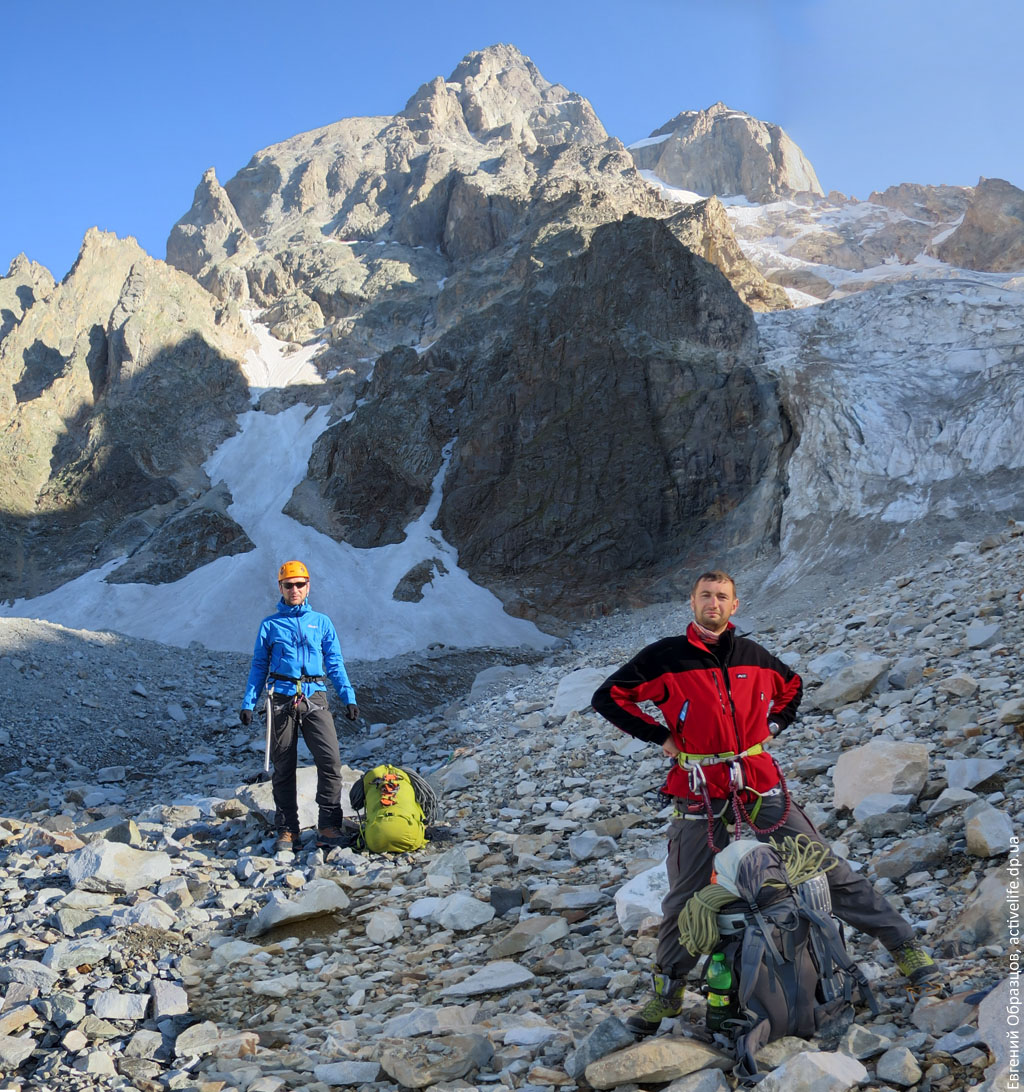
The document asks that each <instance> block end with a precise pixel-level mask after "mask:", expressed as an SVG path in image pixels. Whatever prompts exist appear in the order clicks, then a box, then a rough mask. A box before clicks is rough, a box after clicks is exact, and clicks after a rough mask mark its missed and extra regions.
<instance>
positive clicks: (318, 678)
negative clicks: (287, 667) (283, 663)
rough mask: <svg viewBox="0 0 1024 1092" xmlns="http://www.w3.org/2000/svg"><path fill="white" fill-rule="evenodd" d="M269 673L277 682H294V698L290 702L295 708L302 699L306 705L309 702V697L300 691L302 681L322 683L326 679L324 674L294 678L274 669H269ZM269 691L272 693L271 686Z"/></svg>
mask: <svg viewBox="0 0 1024 1092" xmlns="http://www.w3.org/2000/svg"><path fill="white" fill-rule="evenodd" d="M269 675H270V678H272V679H276V680H277V681H278V682H290V683H294V684H295V700H294V701H293V702H292V706H293V707H294V708H296V709H297V708H298V706H299V703H300V702H302V701H305V702H306V704H307V705H308V704H309V699H308V698H307V697H306V695H305V694H304V693H303V692H302V684H303V683H304V682H318V683H322V682H326V680H327V676H326V675H300V676H299V677H298V678H296V677H295V676H294V675H278V674H277V673H276V672H274V671H271V672H270V673H269ZM270 692H271V693H273V688H271V691H270Z"/></svg>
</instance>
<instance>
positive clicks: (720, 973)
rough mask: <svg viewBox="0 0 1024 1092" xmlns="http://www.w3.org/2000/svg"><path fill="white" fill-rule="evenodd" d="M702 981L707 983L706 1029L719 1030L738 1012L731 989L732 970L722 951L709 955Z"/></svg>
mask: <svg viewBox="0 0 1024 1092" xmlns="http://www.w3.org/2000/svg"><path fill="white" fill-rule="evenodd" d="M704 981H705V982H707V984H708V1009H707V1025H708V1030H709V1031H721V1030H722V1029H723V1028H724V1027H725V1022H726V1021H727V1020H733V1019H735V1018H736V1016H737V1015H738V1014H739V1005H738V1004H737V1003H736V998H735V995H734V994H733V989H732V971H730V970H729V965H728V964H727V963H726V962H725V955H724V954H723V953H722V952H715V954H714V955H713V956H712V957H711V962H710V963H709V964H708V969H707V971H706V973H705V975H704Z"/></svg>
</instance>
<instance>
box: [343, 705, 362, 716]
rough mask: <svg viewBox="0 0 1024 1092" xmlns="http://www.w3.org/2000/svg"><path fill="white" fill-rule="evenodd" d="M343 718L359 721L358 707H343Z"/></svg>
mask: <svg viewBox="0 0 1024 1092" xmlns="http://www.w3.org/2000/svg"><path fill="white" fill-rule="evenodd" d="M345 716H346V717H348V719H349V720H358V719H359V706H358V705H346V706H345Z"/></svg>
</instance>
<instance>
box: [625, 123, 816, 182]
mask: <svg viewBox="0 0 1024 1092" xmlns="http://www.w3.org/2000/svg"><path fill="white" fill-rule="evenodd" d="M658 137H664V139H663V140H657V139H656V138H658ZM630 151H631V152H632V154H633V158H634V160H635V161H636V165H637V166H638V167H641V168H643V169H646V170H652V171H654V173H655V174H656V175H657V176H658V177H659V178H661V179H664V181H666V182H667V183H668V184H669V185H670V186H677V187H678V188H680V189H684V190H692V191H693V192H695V193H700V194H704V195H711V194H719V195H721V196H727V195H735V194H743V195H744V196H746V197H748V198H749V199H750V200H751V201H771V200H772V199H774V198H776V197H785V196H788V195H790V194H794V193H803V192H810V193H815V194H819V195H820V194H821V193H822V189H821V185H820V184H819V182H818V179H817V176H816V175H815V173H814V168H813V167H812V166H811V164H810V163H809V162H808V161H807V159H806V158H805V157H804V154H803V152H802V151H800V149H799V148H798V147H797V146H796V144H795V143H794V142H793V141H792V140H791V139H790V138H789V137H788V136H787V135H786V133H785V132H784V131H783V130H782V129H781V128H780V127H779V126H778V125H772V124H770V123H768V122H764V121H759V120H758V119H757V118H753V117H751V116H750V115H749V114H744V113H743V112H742V111H740V110H731V109H730V108H729V107H728V106H726V105H725V104H724V103H721V102H716V103H715V105H714V106H711V107H709V108H708V109H707V110H687V111H684V112H683V113H681V114H677V115H676V116H675V117H674V118H673V119H672V120H671V121H669V122H666V123H665V124H664V125H663V126H661V128H660V129H655V131H654V132H653V133H651V136H650V137H649V138H648V140H646V141H639V142H638V143H637V144H635V145H633V146H632V147H631V148H630Z"/></svg>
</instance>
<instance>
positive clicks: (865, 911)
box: [657, 793, 914, 979]
mask: <svg viewBox="0 0 1024 1092" xmlns="http://www.w3.org/2000/svg"><path fill="white" fill-rule="evenodd" d="M713 803H714V804H715V810H716V811H717V810H718V807H719V805H721V804H722V803H724V801H719V800H716V801H714V802H713ZM784 806H785V802H784V797H783V796H782V794H781V793H779V794H778V795H777V796H768V797H765V798H764V800H763V802H762V804H761V810H760V813H759V814H758V816H757V819H756V822H757V825H758V826H759V827H770V826H772V825H773V824H775V823H776V822H778V820H779V817H780V816H781V815H782V811H783V808H784ZM728 814H729V812H726V815H728ZM713 829H714V842H715V845H716V846H717V847H718V848H719V849H723V848H724V847H725V846H726V845H728V843H729V831H728V830H727V828H726V826H725V823H724V821H723V820H722V819H716V820H715V821H714V828H713ZM787 834H788V835H796V834H806V835H807V836H808V837H809V838H812V839H813V840H814V841H815V842H821V843H822V844H827V843H825V839H824V838H822V836H821V834H819V833H818V830H817V828H816V827H815V826H814V824H813V823H812V822H811V821H810V819H808V818H807V816H806V815H805V814H804V813H803V811H802V810H801V809H800V808H799V807H797V805H796V804H795V803H793V804H792V806H791V807H790V811H789V816H788V818H787V819H786V822H785V823H784V824H783V825H782V826H781V827H780V828H779V829H778V830H776V831H773V832H772V833H771V834H765V835H764V836H763V837H761V839H760V840H761V841H763V842H765V841H767V840H768V839H769V838H783V837H785V836H786V835H787ZM750 836H751V835H750V833H749V827H746V826H744V828H743V837H745V838H749V837H750ZM713 858H714V855H713V854H712V852H711V847H710V846H709V845H708V824H707V819H706V818H705V817H704V816H703V815H701V816H700V817H699V818H693V819H682V818H680V819H673V820H672V823H671V824H670V826H669V834H668V859H667V861H666V867H667V869H668V884H669V891H668V894H667V895H666V896H665V898H664V899H663V900H662V904H661V911H662V914H663V915H664V917H663V918H662V922H661V928H660V929H659V931H658V954H657V962H658V967H659V968H660V969H661V971H662V972H663V973H664V974H666V975H668V977H670V978H678V979H683V978H685V977H686V973H687V972H688V971H689V970H691V969H692V968H693V967H694V966H696V964H697V961H698V960H699V959H700V956H695V955H691V954H690V953H689V952H688V951H687V950H686V949H685V948H684V947H683V946H682V945H681V944H680V943H679V924H678V918H679V912H680V910H682V908H683V907H684V906H685V905H686V903H687V902H688V901H689V899H690V897H691V896H692V895H695V894H696V893H697V892H698V891H699V890H700V889H701V888H702V887H705V886H706V885H707V884H709V883H710V882H711V868H712V864H713ZM827 859H828V860H829V861H832V860H834V861H835V862H836V864H835V867H833V868H832V869H830V870H829V871H828V872H827V873H826V876H827V877H828V885H829V890H830V892H831V894H832V910H833V912H834V913H835V915H836V917H838V918H839V919H840V920H842V921H845V922H846V923H847V924H849V925H852V926H853V927H854V928H856V929H859V930H860V931H861V932H863V933H867V934H868V935H869V936H872V937H875V938H876V939H877V940H879V941H881V943H882V944H883V945H884V946H885V947H886V948H889V949H892V948H897V947H899V946H900V945H901V944H903V943H904V942H905V941H907V940H910V939H911V937H913V935H914V930H913V928H912V927H911V925H910V923H909V922H908V921H907V920H906V919H905V918H904V917H903V916H902V915H901V914H899V913H898V912H897V911H896V910H895V909H894V908H893V906H892V905H891V904H890V903H889V902H888V900H886V899H885V898H884V897H883V896H882V895H881V894H880V893H879V892H878V891H877V890H876V889H875V887H874V885H873V884H872V883H870V881H869V880H868V879H867V878H866V877H864V876H861V875H860V874H859V873H857V872H854V870H853V869H852V868H851V867H850V866H849V865H848V864H847V863H846V861H844V860H843V859H842V858H841V857H836V856H835V855H834V854H831V853H830V854H829V857H828V858H827Z"/></svg>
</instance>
